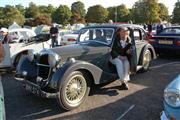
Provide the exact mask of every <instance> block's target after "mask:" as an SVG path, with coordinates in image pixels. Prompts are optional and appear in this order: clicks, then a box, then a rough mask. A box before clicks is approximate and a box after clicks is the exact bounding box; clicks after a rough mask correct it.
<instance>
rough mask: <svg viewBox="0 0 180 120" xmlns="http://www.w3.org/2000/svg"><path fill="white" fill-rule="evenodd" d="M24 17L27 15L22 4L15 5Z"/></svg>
mask: <svg viewBox="0 0 180 120" xmlns="http://www.w3.org/2000/svg"><path fill="white" fill-rule="evenodd" d="M15 7H16V8H17V9H18V10H19V11H20V13H21V14H22V15H25V8H24V6H22V5H21V4H18V5H15Z"/></svg>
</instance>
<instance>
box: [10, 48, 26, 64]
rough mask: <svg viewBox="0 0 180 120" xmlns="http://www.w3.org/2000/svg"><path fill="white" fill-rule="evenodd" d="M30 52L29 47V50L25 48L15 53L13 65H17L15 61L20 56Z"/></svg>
mask: <svg viewBox="0 0 180 120" xmlns="http://www.w3.org/2000/svg"><path fill="white" fill-rule="evenodd" d="M27 54H28V49H27V50H23V51H20V52H19V53H17V54H15V55H14V56H12V58H11V59H12V66H13V67H15V61H16V60H17V59H20V58H19V57H21V55H27Z"/></svg>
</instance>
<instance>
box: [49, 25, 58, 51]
mask: <svg viewBox="0 0 180 120" xmlns="http://www.w3.org/2000/svg"><path fill="white" fill-rule="evenodd" d="M58 33H59V30H58V28H57V27H56V25H55V24H53V25H52V27H51V28H50V36H51V41H52V42H51V43H52V47H55V46H57V45H58Z"/></svg>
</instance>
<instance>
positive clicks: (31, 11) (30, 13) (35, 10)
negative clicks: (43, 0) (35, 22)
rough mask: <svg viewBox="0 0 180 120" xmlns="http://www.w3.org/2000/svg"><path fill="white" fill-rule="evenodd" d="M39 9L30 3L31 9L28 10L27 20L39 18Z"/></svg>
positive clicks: (26, 13)
mask: <svg viewBox="0 0 180 120" xmlns="http://www.w3.org/2000/svg"><path fill="white" fill-rule="evenodd" d="M39 14H40V13H39V7H38V6H36V4H34V3H33V2H31V3H29V7H28V8H27V9H26V12H25V17H26V18H36V17H38V16H39Z"/></svg>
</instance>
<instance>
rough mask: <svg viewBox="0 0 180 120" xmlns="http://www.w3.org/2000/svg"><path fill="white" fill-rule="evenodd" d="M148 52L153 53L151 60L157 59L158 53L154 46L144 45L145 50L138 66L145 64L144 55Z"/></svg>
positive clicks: (142, 51)
mask: <svg viewBox="0 0 180 120" xmlns="http://www.w3.org/2000/svg"><path fill="white" fill-rule="evenodd" d="M146 50H149V51H150V52H151V58H152V59H156V53H155V50H154V48H153V46H152V45H150V44H146V45H144V47H143V49H142V50H141V54H140V57H139V63H138V65H142V64H143V56H144V53H145V52H146Z"/></svg>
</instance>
